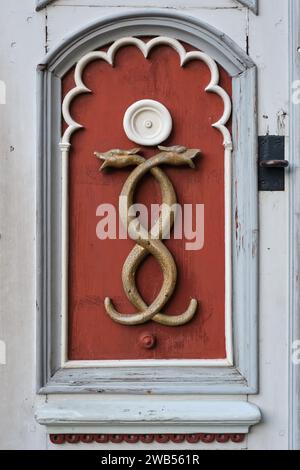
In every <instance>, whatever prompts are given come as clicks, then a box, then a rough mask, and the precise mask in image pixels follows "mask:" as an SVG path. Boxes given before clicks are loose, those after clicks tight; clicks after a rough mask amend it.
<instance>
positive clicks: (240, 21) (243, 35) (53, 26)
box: [47, 0, 249, 53]
mask: <svg viewBox="0 0 300 470" xmlns="http://www.w3.org/2000/svg"><path fill="white" fill-rule="evenodd" d="M117 3H118V2H117ZM204 4H205V5H206V8H202V9H200V8H198V9H197V8H196V9H195V8H191V9H182V8H181V9H180V8H178V9H176V8H175V9H174V11H177V10H178V11H179V12H183V13H185V14H187V15H189V16H192V17H194V18H198V19H199V20H200V21H203V22H206V23H207V24H209V25H211V26H213V27H214V28H217V29H218V30H219V31H222V32H224V33H225V34H226V35H227V36H228V37H230V38H231V39H232V41H234V42H235V43H236V44H237V45H238V46H239V47H240V48H241V49H243V50H244V51H246V47H247V33H248V22H249V15H248V14H247V10H246V9H245V8H235V9H231V8H217V9H216V8H213V7H212V2H211V0H209V2H207V0H205V2H204ZM214 4H215V2H214ZM55 5H56V4H55ZM207 5H209V6H207ZM144 6H145V5H144ZM157 6H158V7H162V6H163V5H162V3H161V0H157ZM142 7H143V5H142V4H141V8H142ZM131 10H132V11H133V12H134V11H136V10H137V9H136V8H135V9H133V8H128V7H127V8H126V7H122V6H118V8H114V7H111V6H107V7H101V8H100V7H93V8H91V7H88V6H83V7H80V8H76V7H74V6H73V7H71V6H60V7H58V6H57V7H56V6H55V7H53V8H48V10H47V16H48V19H47V43H48V46H49V50H50V51H51V49H52V48H54V47H56V46H57V45H58V44H59V43H60V42H61V41H62V40H64V39H65V38H66V35H67V34H70V33H72V32H75V31H78V30H79V29H80V28H82V26H83V25H88V24H90V23H92V22H95V18H100V17H105V16H108V15H111V14H116V13H119V14H121V13H126V12H128V11H131ZM169 11H170V10H169ZM171 11H173V9H171ZM66 17H67V18H68V30H67V32H66V23H65V18H66ZM207 52H209V53H211V51H207Z"/></svg>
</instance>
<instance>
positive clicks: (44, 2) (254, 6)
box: [36, 0, 258, 14]
mask: <svg viewBox="0 0 300 470" xmlns="http://www.w3.org/2000/svg"><path fill="white" fill-rule="evenodd" d="M55 1H58V0H36V2H37V5H36V11H40V10H43V9H44V8H46V7H47V6H48V5H50V4H51V3H54V2H55ZM236 1H238V2H239V3H241V4H242V5H243V6H246V7H247V8H250V10H252V11H253V13H255V14H257V11H258V0H236ZM99 6H102V5H99ZM103 6H104V5H103Z"/></svg>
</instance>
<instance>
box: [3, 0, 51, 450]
mask: <svg viewBox="0 0 300 470" xmlns="http://www.w3.org/2000/svg"><path fill="white" fill-rule="evenodd" d="M0 30H1V48H0V80H3V81H4V83H5V84H6V104H1V105H0V121H1V125H0V193H1V197H0V212H1V217H0V221H1V222H0V223H1V228H0V232H1V238H0V256H1V260H0V276H1V279H0V339H1V340H4V341H5V343H6V364H1V365H0V396H1V400H0V416H1V418H0V448H1V449H39V448H44V447H45V443H46V436H45V431H44V429H43V428H42V427H40V426H39V425H37V423H36V422H35V420H34V416H33V415H34V411H33V410H34V404H35V391H36V360H35V355H36V347H35V341H36V337H35V324H36V305H35V304H36V302H35V229H36V208H35V191H36V188H35V181H36V148H35V147H36V119H37V116H36V98H35V93H36V89H35V81H36V72H35V69H36V63H37V62H38V60H39V58H40V57H41V55H43V54H44V51H45V50H44V39H45V31H44V17H43V15H39V14H36V13H35V12H34V4H33V2H32V0H23V1H22V2H20V1H19V0H11V1H9V2H1V14H0Z"/></svg>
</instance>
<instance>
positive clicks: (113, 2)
mask: <svg viewBox="0 0 300 470" xmlns="http://www.w3.org/2000/svg"><path fill="white" fill-rule="evenodd" d="M36 1H37V9H38V10H41V9H43V8H45V7H46V6H54V7H60V6H77V7H81V6H88V7H105V6H107V7H120V6H121V7H124V6H125V7H135V8H139V7H161V6H165V5H162V2H161V1H160V0H107V1H106V2H103V0H36ZM257 1H258V0H214V2H213V4H212V2H209V4H208V2H207V0H170V1H169V3H168V6H170V7H172V8H180V9H182V10H183V9H187V8H212V9H216V8H242V7H247V8H250V9H252V10H253V11H255V10H256V5H257ZM104 3H106V5H104Z"/></svg>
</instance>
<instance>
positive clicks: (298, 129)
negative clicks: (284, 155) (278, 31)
mask: <svg viewBox="0 0 300 470" xmlns="http://www.w3.org/2000/svg"><path fill="white" fill-rule="evenodd" d="M289 32H290V48H289V49H290V50H289V63H290V151H289V154H290V200H289V207H290V235H291V236H290V275H289V279H290V325H289V346H290V357H289V377H290V379H289V383H290V406H289V410H290V415H289V423H290V444H289V447H290V449H295V450H296V449H297V450H299V449H300V364H296V363H295V360H293V354H294V355H295V352H296V350H295V348H296V347H297V342H299V340H300V285H299V272H300V100H299V95H300V91H299V90H300V86H299V85H300V82H299V80H300V51H299V46H300V3H299V2H298V1H297V0H289ZM297 98H298V100H297ZM298 344H299V343H298ZM298 349H299V346H298ZM298 357H299V354H298Z"/></svg>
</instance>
